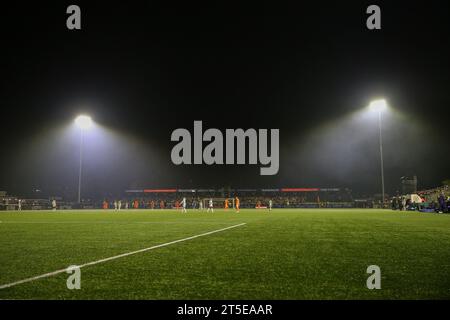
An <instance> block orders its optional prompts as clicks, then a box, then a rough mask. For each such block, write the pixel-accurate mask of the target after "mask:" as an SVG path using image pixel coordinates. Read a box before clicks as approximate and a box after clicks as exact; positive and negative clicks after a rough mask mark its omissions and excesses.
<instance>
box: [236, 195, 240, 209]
mask: <svg viewBox="0 0 450 320" xmlns="http://www.w3.org/2000/svg"><path fill="white" fill-rule="evenodd" d="M235 205H236V213H239V205H240V202H239V198H238V197H236V200H235Z"/></svg>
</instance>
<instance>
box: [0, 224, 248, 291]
mask: <svg viewBox="0 0 450 320" xmlns="http://www.w3.org/2000/svg"><path fill="white" fill-rule="evenodd" d="M245 224H246V223H240V224H236V225H234V226H230V227H226V228H222V229H218V230H213V231H209V232H205V233H201V234H198V235H195V236H191V237H187V238H184V239H178V240H174V241H171V242H166V243H163V244H158V245H156V246H152V247H148V248H144V249H140V250H136V251H130V252H126V253H122V254H119V255H117V256H112V257H109V258H104V259H100V260H96V261H91V262H87V263H85V264H82V265H78V266H77V267H79V268H83V267H88V266H93V265H96V264H99V263H103V262H107V261H111V260H115V259H119V258H123V257H127V256H131V255H133V254H136V253H141V252H145V251H149V250H153V249H157V248H162V247H167V246H170V245H172V244H175V243H179V242H183V241H188V240H192V239H196V238H200V237H204V236H208V235H210V234H214V233H217V232H222V231H225V230H229V229H233V228H237V227H240V226H243V225H245ZM68 269H69V268H64V269H60V270H56V271H53V272H48V273H44V274H41V275H38V276H35V277H31V278H27V279H22V280H19V281H15V282H11V283H7V284H3V285H0V289H6V288H11V287H14V286H16V285H18V284H22V283H26V282H31V281H34V280H39V279H42V278H48V277H51V276H55V275H57V274H60V273H64V272H66V271H67V270H68Z"/></svg>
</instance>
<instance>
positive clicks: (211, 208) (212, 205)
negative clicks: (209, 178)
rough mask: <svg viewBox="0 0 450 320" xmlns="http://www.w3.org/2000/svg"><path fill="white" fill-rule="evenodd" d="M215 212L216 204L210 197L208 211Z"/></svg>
mask: <svg viewBox="0 0 450 320" xmlns="http://www.w3.org/2000/svg"><path fill="white" fill-rule="evenodd" d="M210 211H211V212H214V204H213V200H212V199H209V202H208V210H207V211H206V212H210Z"/></svg>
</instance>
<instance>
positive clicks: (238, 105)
mask: <svg viewBox="0 0 450 320" xmlns="http://www.w3.org/2000/svg"><path fill="white" fill-rule="evenodd" d="M70 4H78V5H79V6H80V7H81V10H82V30H79V31H69V30H67V28H66V18H67V15H66V13H65V11H66V8H67V6H68V5H70ZM369 4H378V5H379V6H380V7H381V10H382V30H377V31H369V30H368V29H367V28H366V27H365V21H366V18H367V15H366V13H365V10H366V8H367V6H368V5H369ZM0 12H1V18H0V20H1V21H0V30H1V31H0V36H1V43H2V45H1V53H0V57H1V79H2V86H1V97H2V99H1V102H0V108H1V125H0V133H1V138H2V156H1V159H0V167H1V172H0V190H7V191H9V192H10V193H17V194H20V193H21V194H28V193H30V191H31V190H33V188H38V189H43V190H44V191H45V192H47V193H49V194H64V195H68V196H70V195H74V194H75V190H76V186H77V185H76V183H77V178H76V177H77V174H78V159H77V152H78V151H77V146H78V145H77V143H78V140H77V137H76V134H73V132H72V133H71V132H69V131H68V130H66V129H67V128H68V127H69V126H70V125H71V124H72V121H73V118H74V117H75V116H76V115H77V114H79V113H81V112H85V113H88V114H90V115H92V117H93V118H94V120H95V121H96V122H97V123H98V124H99V126H101V130H103V131H102V133H98V134H99V135H100V136H101V137H98V139H99V140H97V141H90V142H87V144H86V148H87V149H86V152H85V154H86V159H85V171H84V179H85V189H84V190H85V193H86V194H89V195H93V196H95V195H102V194H108V193H117V192H120V191H122V190H124V189H126V188H129V187H206V186H211V187H222V186H228V185H230V186H234V187H284V186H292V187H307V186H311V187H349V188H352V189H353V190H354V191H355V192H356V193H374V192H378V189H379V159H378V140H377V139H378V136H377V127H376V125H377V124H376V121H375V120H374V119H373V118H371V117H367V116H364V115H362V112H361V111H360V110H361V109H363V108H364V107H365V106H367V104H368V103H369V101H370V100H371V99H372V98H374V97H378V96H383V97H386V99H387V100H388V101H389V104H390V106H391V107H392V108H393V109H394V110H395V111H393V112H392V114H389V115H386V116H385V122H384V128H383V129H384V144H385V169H386V182H387V191H388V192H391V193H392V192H394V191H395V190H397V189H398V185H399V178H400V177H401V176H403V175H412V174H417V175H418V178H419V183H420V186H421V187H423V188H425V187H432V186H435V185H438V184H439V183H440V182H441V181H442V180H444V179H446V178H449V177H450V173H449V169H450V168H449V165H448V160H447V159H448V157H449V155H450V153H449V150H448V144H447V141H448V139H449V138H450V137H449V130H448V129H447V123H448V121H449V115H450V112H449V111H448V110H449V106H450V98H449V92H450V72H449V71H450V64H449V60H450V58H449V57H450V44H449V40H450V37H449V31H450V28H449V27H450V26H449V24H450V23H449V20H450V19H449V18H450V17H449V14H450V11H449V5H448V2H447V1H426V2H417V3H416V2H414V1H395V3H394V1H370V2H369V1H329V2H324V1H322V2H318V1H308V2H303V1H294V2H291V3H284V4H279V2H278V1H276V2H275V1H273V2H255V3H253V4H249V3H248V4H246V5H242V4H241V3H239V2H236V3H231V2H229V1H204V2H186V1H185V2H179V3H176V2H156V1H146V2H143V1H139V2H138V1H136V2H134V1H133V2H131V1H130V2H124V1H122V2H117V3H116V2H111V1H104V2H95V3H94V2H93V1H71V2H68V1H58V2H56V1H55V2H50V1H35V2H33V3H30V4H24V3H18V4H15V5H14V4H9V5H6V4H5V5H4V6H2V8H1V9H0ZM194 120H203V123H204V126H205V127H207V128H210V127H214V128H220V129H222V130H224V129H225V128H239V127H242V128H279V129H280V148H281V150H280V171H279V173H278V175H276V176H265V177H263V176H260V175H259V166H212V167H208V166H196V167H194V166H179V167H177V166H174V165H173V164H171V162H170V151H171V148H172V147H173V145H174V143H172V142H170V134H171V132H172V131H173V130H174V129H176V128H180V127H183V128H188V129H189V130H192V126H193V121H194ZM92 135H95V134H94V133H92ZM92 140H95V139H94V138H92Z"/></svg>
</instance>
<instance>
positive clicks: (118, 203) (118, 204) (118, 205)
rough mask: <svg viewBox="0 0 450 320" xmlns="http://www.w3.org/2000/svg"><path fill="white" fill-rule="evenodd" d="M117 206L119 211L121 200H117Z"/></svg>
mask: <svg viewBox="0 0 450 320" xmlns="http://www.w3.org/2000/svg"><path fill="white" fill-rule="evenodd" d="M117 207H118V209H119V211H120V209H122V200H119V201H118V202H117Z"/></svg>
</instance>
